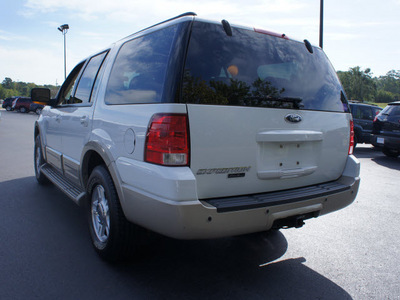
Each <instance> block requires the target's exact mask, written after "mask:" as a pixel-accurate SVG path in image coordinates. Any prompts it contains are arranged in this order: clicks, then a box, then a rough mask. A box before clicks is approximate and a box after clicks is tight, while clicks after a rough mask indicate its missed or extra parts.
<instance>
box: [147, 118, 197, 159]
mask: <svg viewBox="0 0 400 300" xmlns="http://www.w3.org/2000/svg"><path fill="white" fill-rule="evenodd" d="M144 160H145V161H147V162H149V163H154V164H159V165H163V166H187V165H188V164H189V130H188V119H187V115H186V114H155V115H154V116H153V117H152V119H151V121H150V125H149V128H148V130H147V136H146V145H145V153H144Z"/></svg>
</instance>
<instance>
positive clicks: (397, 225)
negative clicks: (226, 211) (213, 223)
mask: <svg viewBox="0 0 400 300" xmlns="http://www.w3.org/2000/svg"><path fill="white" fill-rule="evenodd" d="M0 111H1V121H0V241H1V244H0V270H1V272H0V299H33V298H38V299H94V298H96V299H110V298H111V299H400V268H399V265H400V250H399V245H400V208H399V207H400V205H399V203H400V179H399V178H400V158H397V159H393V158H387V157H385V156H384V155H383V154H382V153H381V152H379V151H377V150H374V149H373V148H372V147H370V146H368V145H360V146H358V147H357V148H356V150H355V155H356V156H357V157H358V159H359V160H360V161H361V187H360V191H359V194H358V196H357V198H356V200H355V202H354V203H353V204H352V205H350V206H349V207H347V208H345V209H343V210H341V211H338V212H336V213H333V214H330V215H326V216H322V217H321V218H317V219H312V220H308V221H306V225H305V226H304V227H303V228H301V229H288V230H280V231H274V232H269V233H262V234H254V235H250V236H242V237H232V238H225V239H218V240H205V241H177V240H172V239H167V238H159V239H158V240H157V241H156V243H154V244H153V246H152V248H151V249H149V253H147V254H146V255H144V258H143V259H141V260H138V261H132V262H129V263H125V264H116V265H110V264H107V263H105V262H103V261H102V260H101V259H99V258H98V257H97V255H96V254H95V252H94V250H92V248H91V244H90V241H89V234H88V232H87V228H86V221H85V218H84V214H83V211H82V210H81V209H80V208H79V207H77V206H76V205H75V204H74V203H73V202H72V201H70V200H69V199H68V198H67V197H66V196H64V195H63V194H62V193H61V192H59V191H58V190H57V189H56V188H55V187H53V186H48V187H42V186H39V185H38V184H37V183H36V181H35V178H34V171H33V142H34V141H33V124H34V122H35V120H36V119H37V116H36V115H35V114H33V113H31V114H20V113H17V112H6V111H5V110H0Z"/></svg>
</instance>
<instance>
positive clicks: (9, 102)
mask: <svg viewBox="0 0 400 300" xmlns="http://www.w3.org/2000/svg"><path fill="white" fill-rule="evenodd" d="M14 100H15V97H12V98H6V99H4V101H3V104H2V105H1V107H2V108H5V109H6V110H7V111H12V110H13V108H12V105H13V101H14Z"/></svg>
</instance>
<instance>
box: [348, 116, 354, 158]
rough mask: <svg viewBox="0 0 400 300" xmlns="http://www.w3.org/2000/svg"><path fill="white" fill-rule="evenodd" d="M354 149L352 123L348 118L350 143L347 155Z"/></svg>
mask: <svg viewBox="0 0 400 300" xmlns="http://www.w3.org/2000/svg"><path fill="white" fill-rule="evenodd" d="M353 150H354V123H353V120H350V143H349V155H350V154H353Z"/></svg>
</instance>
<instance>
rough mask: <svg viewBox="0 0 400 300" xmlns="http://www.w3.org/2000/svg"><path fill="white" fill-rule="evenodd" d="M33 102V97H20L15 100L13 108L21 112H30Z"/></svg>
mask: <svg viewBox="0 0 400 300" xmlns="http://www.w3.org/2000/svg"><path fill="white" fill-rule="evenodd" d="M31 104H32V100H31V98H26V97H19V98H16V99H15V100H14V101H13V105H12V108H13V110H17V111H19V112H21V113H29V112H30V106H31Z"/></svg>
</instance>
